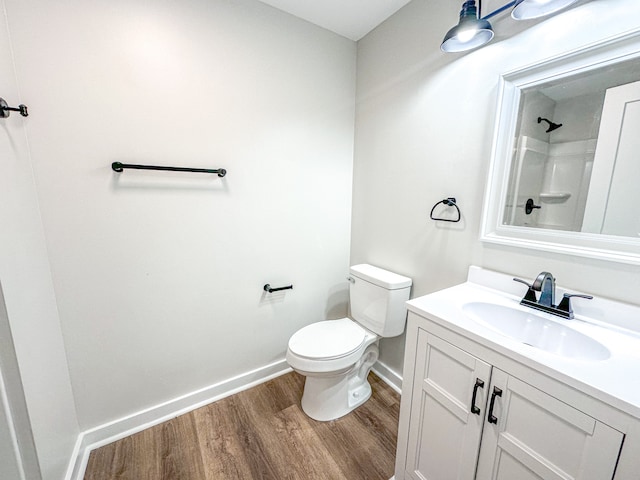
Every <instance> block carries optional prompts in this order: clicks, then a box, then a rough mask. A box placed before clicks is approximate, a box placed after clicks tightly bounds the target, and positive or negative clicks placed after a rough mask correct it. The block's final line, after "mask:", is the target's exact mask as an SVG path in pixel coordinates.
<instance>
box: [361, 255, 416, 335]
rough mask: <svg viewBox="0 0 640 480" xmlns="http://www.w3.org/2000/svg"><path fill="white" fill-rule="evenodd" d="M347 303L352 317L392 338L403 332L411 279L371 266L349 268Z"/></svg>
mask: <svg viewBox="0 0 640 480" xmlns="http://www.w3.org/2000/svg"><path fill="white" fill-rule="evenodd" d="M349 271H350V273H351V279H350V280H351V286H350V287H349V302H350V305H351V317H352V318H353V319H354V320H355V321H357V322H358V323H359V324H360V325H362V326H363V327H364V328H366V329H367V330H370V331H372V332H374V333H376V334H378V335H380V336H381V337H395V336H397V335H400V334H401V333H402V332H403V331H404V326H405V322H406V319H407V308H406V307H405V302H406V301H407V300H409V292H410V291H411V279H410V278H408V277H404V276H402V275H398V274H397V273H393V272H389V271H387V270H383V269H382V268H378V267H374V266H373V265H367V264H362V265H354V266H352V267H351V268H350V270H349Z"/></svg>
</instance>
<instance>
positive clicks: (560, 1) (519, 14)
mask: <svg viewBox="0 0 640 480" xmlns="http://www.w3.org/2000/svg"><path fill="white" fill-rule="evenodd" d="M577 1H578V0H516V3H515V5H514V7H513V10H511V16H512V17H513V18H514V19H516V20H529V19H531V18H539V17H544V16H545V15H551V14H552V13H555V12H557V11H558V10H562V9H563V8H566V7H568V6H569V5H571V4H573V3H576V2H577Z"/></svg>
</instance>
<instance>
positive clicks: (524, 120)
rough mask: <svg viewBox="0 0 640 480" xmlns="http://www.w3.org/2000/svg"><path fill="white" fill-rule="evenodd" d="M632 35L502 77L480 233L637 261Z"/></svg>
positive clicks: (636, 56) (638, 79)
mask: <svg viewBox="0 0 640 480" xmlns="http://www.w3.org/2000/svg"><path fill="white" fill-rule="evenodd" d="M639 132H640V31H635V32H632V33H629V34H625V35H622V36H618V37H615V38H612V39H609V40H606V41H603V42H599V43H597V44H593V45H590V46H588V47H585V48H582V49H580V50H577V51H573V52H569V53H567V54H565V55H562V56H558V57H554V58H551V59H548V60H546V61H544V62H541V63H538V64H535V65H530V66H527V67H524V68H522V69H519V70H517V71H513V72H509V73H507V74H505V75H503V76H502V78H501V85H500V95H499V104H498V116H497V120H496V127H495V134H494V145H493V151H492V160H491V169H490V176H489V183H488V188H487V194H486V197H485V205H484V215H483V226H482V235H481V238H482V240H484V241H487V242H493V243H500V244H507V245H514V246H521V247H525V248H535V249H540V250H547V251H556V252H562V253H568V254H572V255H581V256H588V257H592V258H602V259H607V260H612V261H619V262H625V263H633V264H640V214H639V213H638V212H637V210H636V205H638V204H639V202H640V188H638V185H640V161H638V159H637V158H636V155H637V152H640V133H639Z"/></svg>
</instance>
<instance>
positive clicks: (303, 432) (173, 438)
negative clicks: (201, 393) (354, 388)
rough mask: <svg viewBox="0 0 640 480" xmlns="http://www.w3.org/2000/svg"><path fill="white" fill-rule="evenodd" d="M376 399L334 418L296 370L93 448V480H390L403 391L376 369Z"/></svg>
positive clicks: (90, 472) (87, 476) (89, 474)
mask: <svg viewBox="0 0 640 480" xmlns="http://www.w3.org/2000/svg"><path fill="white" fill-rule="evenodd" d="M369 381H370V383H371V386H372V389H373V394H372V396H371V399H369V401H367V402H366V403H365V404H364V405H362V406H360V407H359V408H357V409H356V410H354V411H353V412H351V413H350V414H348V415H346V416H344V417H342V418H339V419H338V420H333V421H331V422H316V421H315V420H312V419H310V418H309V417H307V416H306V415H305V414H304V413H303V411H302V409H301V408H300V398H301V395H302V389H303V386H304V377H303V376H301V375H298V374H297V373H293V372H292V373H289V374H286V375H283V376H281V377H278V378H276V379H274V380H271V381H269V382H266V383H264V384H261V385H258V386H256V387H254V388H252V389H250V390H246V391H244V392H241V393H238V394H236V395H233V396H231V397H227V398H225V399H223V400H220V401H218V402H215V403H212V404H210V405H207V406H205V407H202V408H199V409H197V410H194V411H192V412H190V413H187V414H184V415H181V416H179V417H177V418H174V419H172V420H169V421H167V422H165V423H162V424H160V425H157V426H155V427H152V428H149V429H147V430H144V431H142V432H140V433H137V434H135V435H131V436H130V437H126V438H124V439H122V440H119V441H117V442H114V443H112V444H109V445H106V446H104V447H101V448H99V449H97V450H94V451H93V452H91V455H90V457H89V463H88V466H87V470H86V473H85V477H84V478H85V480H111V479H130V480H218V479H225V480H226V479H229V480H235V479H248V480H253V479H273V480H283V479H291V480H298V479H299V480H312V479H327V480H341V479H344V480H357V479H362V480H377V479H380V480H388V479H389V478H391V477H392V476H393V468H394V461H395V450H396V440H397V434H398V413H399V407H400V396H399V395H398V394H397V393H396V392H394V391H393V390H392V389H391V388H390V387H389V386H388V385H386V384H385V383H384V382H382V381H381V380H380V379H379V378H378V377H377V376H375V375H374V374H373V373H372V374H370V376H369Z"/></svg>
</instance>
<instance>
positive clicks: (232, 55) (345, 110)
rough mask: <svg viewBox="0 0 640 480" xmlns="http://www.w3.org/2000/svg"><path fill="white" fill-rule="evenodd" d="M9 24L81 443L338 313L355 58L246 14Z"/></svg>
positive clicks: (309, 29)
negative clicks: (170, 169)
mask: <svg viewBox="0 0 640 480" xmlns="http://www.w3.org/2000/svg"><path fill="white" fill-rule="evenodd" d="M7 8H8V17H9V27H10V31H11V35H12V39H13V43H14V50H15V57H16V69H17V77H18V83H19V86H20V90H21V92H22V99H23V100H24V102H25V103H27V104H28V105H29V107H30V109H31V116H30V117H29V121H28V130H29V138H30V148H31V153H32V157H33V163H34V168H35V176H36V180H37V185H38V195H39V198H40V203H41V208H42V217H43V221H44V226H45V231H46V234H47V242H48V243H47V246H48V249H49V254H50V259H51V265H52V272H53V281H54V287H55V292H56V296H57V300H58V306H59V311H60V319H61V324H62V330H63V333H64V340H65V344H66V350H67V355H68V358H69V368H70V372H71V380H72V384H73V389H74V393H75V400H76V405H77V411H78V419H79V422H80V427H81V429H82V430H85V429H88V428H91V427H94V426H96V425H100V424H102V423H104V422H108V421H110V420H114V419H119V418H121V417H123V416H125V415H129V414H132V413H134V412H137V411H140V410H142V409H144V408H147V407H152V406H154V405H157V404H159V403H160V402H164V401H168V400H170V399H173V398H175V397H178V396H180V395H184V394H187V393H189V392H192V391H195V390H198V389H201V388H204V387H207V386H209V385H211V384H214V383H217V382H220V381H222V380H225V379H227V378H229V377H232V376H235V375H237V374H240V373H243V372H246V371H249V370H252V369H255V368H257V367H261V366H264V365H267V364H270V363H272V362H277V361H281V360H283V359H284V354H285V351H286V345H287V341H288V339H289V337H290V335H291V334H292V333H293V332H294V331H296V330H297V329H299V328H300V327H302V326H303V325H306V324H308V323H311V322H314V321H318V320H322V319H325V318H327V316H329V317H338V316H341V315H344V314H345V313H346V292H347V282H346V280H345V276H346V274H347V273H348V266H349V242H350V210H351V185H352V158H353V128H354V127H353V123H354V98H355V53H356V46H355V43H354V42H352V41H350V40H347V39H345V38H343V37H339V36H337V35H335V34H332V33H329V32H328V31H326V30H323V29H321V28H318V27H315V26H312V25H311V24H308V23H306V22H304V21H302V20H299V19H296V18H294V17H292V16H289V15H286V14H284V13H282V12H280V11H278V10H276V9H273V8H271V7H268V6H266V5H264V4H262V3H259V2H257V1H253V0H234V1H225V0H190V1H189V2H174V1H170V0H164V1H163V0H161V1H156V2H147V1H144V0H132V1H119V0H116V1H113V0H97V1H92V2H85V1H81V0H69V1H66V2H50V1H45V0H32V1H29V2H22V1H19V0H7ZM113 161H121V162H125V163H143V164H144V163H146V164H159V165H178V166H192V167H209V168H216V167H223V168H226V169H227V170H228V174H227V176H226V177H225V178H224V179H222V180H221V179H219V178H218V177H217V176H205V175H196V174H184V173H181V174H177V173H165V172H140V171H132V170H128V171H125V172H123V173H122V174H116V173H114V172H112V171H111V163H112V162H113ZM265 283H271V284H272V285H274V286H280V285H284V284H288V283H293V284H294V289H293V290H292V291H289V292H287V293H286V294H277V295H274V296H272V297H267V296H265V295H264V292H263V290H262V286H263V285H264V284H265Z"/></svg>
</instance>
